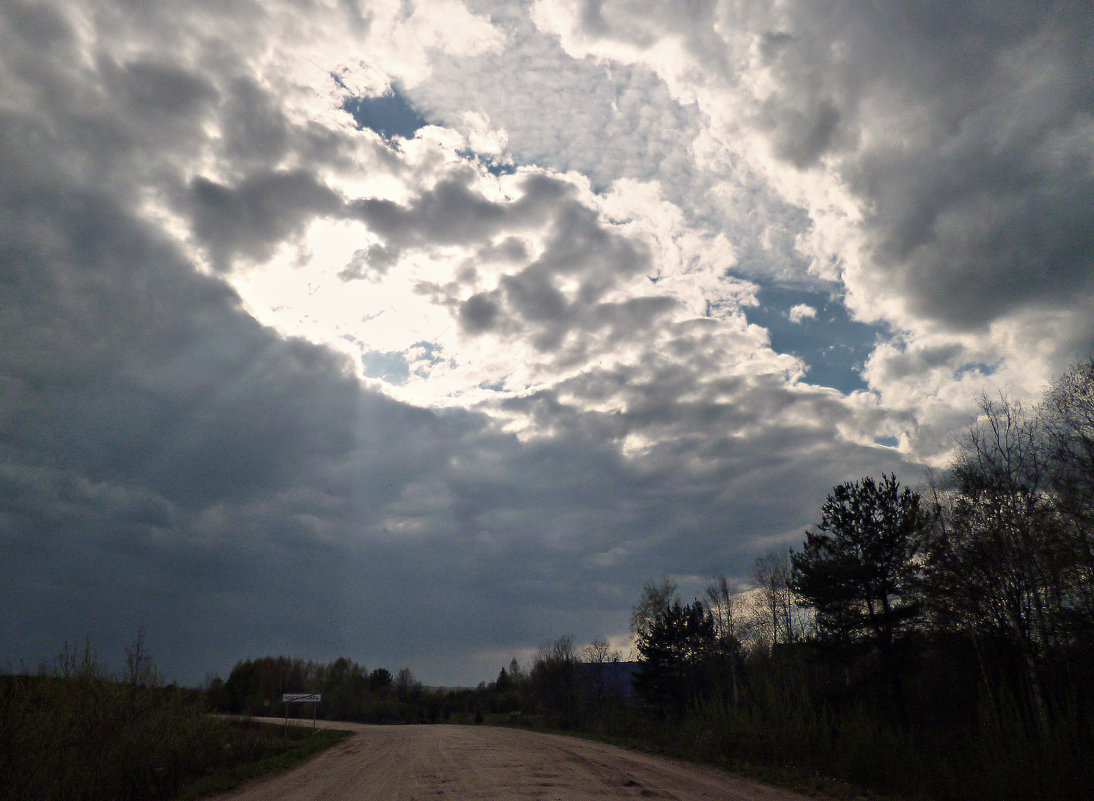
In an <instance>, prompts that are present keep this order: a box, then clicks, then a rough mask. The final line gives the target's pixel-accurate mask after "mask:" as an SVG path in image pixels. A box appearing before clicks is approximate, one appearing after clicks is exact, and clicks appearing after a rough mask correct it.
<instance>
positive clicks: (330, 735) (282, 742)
mask: <svg viewBox="0 0 1094 801" xmlns="http://www.w3.org/2000/svg"><path fill="white" fill-rule="evenodd" d="M225 731H226V732H228V733H229V737H228V738H227V739H226V741H225V743H226V745H229V746H232V747H234V749H235V750H236V751H237V753H239V754H240V755H241V760H240V761H238V762H234V763H232V764H226V765H224V766H222V767H221V768H219V769H218V770H216V771H215V772H213V773H209V774H207V775H205V776H202V777H201V778H199V779H197V780H195V781H193V782H191V783H189V784H187V785H186V787H185V788H184V789H183V791H182V792H181V793H180V794H179V795H178V796H176V798H177V800H178V801H197V799H200V798H206V797H208V796H211V795H217V794H218V793H227V792H231V791H232V790H235V789H237V788H239V787H241V786H242V785H244V784H246V783H248V782H251V781H254V780H256V779H260V778H265V777H267V776H272V775H275V774H277V773H281V772H283V771H286V770H289V769H290V768H293V767H295V766H297V765H299V764H300V763H302V762H305V761H307V760H308V759H310V758H311V757H313V756H316V755H317V754H319V753H321V752H323V751H326V750H327V749H328V748H331V747H332V746H335V745H337V744H338V743H340V742H343V741H344V740H346V739H348V738H350V737H352V736H353V732H352V731H346V730H342V729H311V728H305V727H303V726H289V727H288V728H287V729H284V730H283V728H282V727H281V726H278V725H277V724H273V723H259V722H256V721H248V720H241V721H229V722H228V724H227V727H226V729H225ZM259 754H262V755H261V756H259Z"/></svg>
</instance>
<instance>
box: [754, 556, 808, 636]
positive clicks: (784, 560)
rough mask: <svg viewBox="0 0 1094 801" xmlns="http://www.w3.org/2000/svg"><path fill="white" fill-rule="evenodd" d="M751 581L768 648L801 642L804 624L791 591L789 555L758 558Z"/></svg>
mask: <svg viewBox="0 0 1094 801" xmlns="http://www.w3.org/2000/svg"><path fill="white" fill-rule="evenodd" d="M752 580H753V581H754V582H755V584H756V587H757V589H758V590H759V594H760V603H761V605H762V607H763V610H764V615H763V617H762V618H761V620H762V621H763V623H762V628H763V630H764V631H765V633H766V634H767V637H765V639H769V641H770V643H771V647H772V648H774V647H775V646H776V645H778V644H779V643H780V642H782V643H792V642H795V641H796V640H798V639H800V638H801V637H802V635H803V633H804V622H803V620H802V612H801V610H800V608H799V607H798V605H797V603H796V602H795V599H794V593H793V591H792V590H791V589H790V554H789V553H787V552H785V551H780V552H775V551H771V552H769V553H766V554H764V555H763V556H761V557H759V558H758V559H757V560H756V562H755V563H754V564H753V566H752Z"/></svg>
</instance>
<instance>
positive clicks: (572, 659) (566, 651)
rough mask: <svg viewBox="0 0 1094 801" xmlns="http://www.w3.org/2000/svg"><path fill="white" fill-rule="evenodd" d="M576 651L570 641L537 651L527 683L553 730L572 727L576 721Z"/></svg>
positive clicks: (560, 642) (546, 646) (577, 689)
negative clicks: (559, 727) (560, 727)
mask: <svg viewBox="0 0 1094 801" xmlns="http://www.w3.org/2000/svg"><path fill="white" fill-rule="evenodd" d="M579 661H580V660H579V659H578V655H577V651H576V650H574V641H573V638H572V637H559V638H558V639H557V640H555V641H554V642H552V643H551V644H550V645H545V646H543V647H542V648H540V650H539V653H538V654H537V655H536V658H535V660H534V662H533V663H532V670H531V672H530V676H529V680H530V683H531V688H532V692H533V693H534V695H535V698H536V700H537V702H538V705H539V707H540V709H541V711H542V712H543V713H544V714H545V715H546V716H547V719H548V720H549V721H550V722H551V724H552V725H555V726H573V725H575V724H576V723H577V719H578V702H579V696H578V693H579V682H580V677H579V675H578V663H579Z"/></svg>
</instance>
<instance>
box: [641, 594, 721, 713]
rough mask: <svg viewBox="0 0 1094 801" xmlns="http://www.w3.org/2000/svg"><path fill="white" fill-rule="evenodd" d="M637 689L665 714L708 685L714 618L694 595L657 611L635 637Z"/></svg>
mask: <svg viewBox="0 0 1094 801" xmlns="http://www.w3.org/2000/svg"><path fill="white" fill-rule="evenodd" d="M637 647H638V653H639V662H640V663H641V667H640V668H639V671H638V673H637V674H636V675H635V677H634V687H635V690H636V691H637V692H638V694H639V695H640V696H641V697H642V698H643V699H644V700H645V701H646V702H647V703H649V704H650V705H651V706H653V707H654V708H656V709H658V710H659V711H660V712H661V713H662V714H666V715H672V716H680V715H683V714H684V713H685V712H686V711H687V710H688V709H689V708H690V707H692V706H694V705H695V704H696V703H697V702H699V701H700V700H701V699H702V698H703V696H704V695H705V693H706V690H707V689H708V687H709V685H710V679H711V672H712V668H713V667H714V664H713V662H714V658H715V656H716V655H717V653H718V637H717V633H716V631H715V626H714V619H713V618H712V617H711V614H710V612H708V611H707V610H706V609H705V608H703V604H702V603H701V602H700V601H698V600H696V601H693V602H692V603H690V604H687V605H681V604H680V602H679V601H678V600H677V601H672V602H670V603H669V604H668V605H667V606H665V607H664V608H663V609H661V610H660V611H658V612H656V613H655V614H654V615H653V618H652V619H651V620H650V621H649V623H648V625H647V626H646V627H645V629H644V630H643V631H642V632H641V633H640V634H639V636H638V640H637Z"/></svg>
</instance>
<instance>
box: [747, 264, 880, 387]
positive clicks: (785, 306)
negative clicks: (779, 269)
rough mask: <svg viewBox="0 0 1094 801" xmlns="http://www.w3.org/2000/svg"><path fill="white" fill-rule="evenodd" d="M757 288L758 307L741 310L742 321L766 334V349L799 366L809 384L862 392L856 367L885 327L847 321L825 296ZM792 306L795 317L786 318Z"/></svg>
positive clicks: (832, 298) (797, 289) (772, 286)
mask: <svg viewBox="0 0 1094 801" xmlns="http://www.w3.org/2000/svg"><path fill="white" fill-rule="evenodd" d="M750 280H752V281H753V282H754V283H755V282H756V279H755V278H752V279H750ZM759 283H760V291H759V292H758V293H757V299H758V300H759V305H758V306H744V307H742V310H743V311H744V314H745V318H746V319H747V320H748V322H750V323H752V324H754V325H759V326H763V327H764V328H766V329H767V330H768V332H769V334H770V336H771V347H772V348H774V349H775V350H776V351H778V352H779V353H788V354H790V355H792V356H797V357H798V358H799V359H801V360H802V361H803V362H805V364H806V367H807V370H806V380H807V381H809V383H811V384H815V385H818V386H825V387H832V388H833V389H838V390H839V391H840V392H853V391H855V390H860V389H866V387H867V385H866V382H865V381H864V380H863V379H862V374H861V371H862V368H863V366H864V365H865V363H866V359H867V357H868V356H869V355H870V352H871V351H872V350H873V348H874V344H875V343H876V342H877V340H878V338H879V337H881V336H883V335H885V334H886V333H888V330H889V329H888V328H887V327H885V326H877V325H868V324H866V323H860V322H856V321H855V320H852V319H851V317H850V315H849V314H848V312H847V307H846V306H844V305H843V302H842V301H841V300H840V299H839V298H838V297H836V296H835V295H833V294H831V293H829V292H826V291H823V290H820V291H818V290H810V289H802V288H800V287H790V286H783V285H779V284H763V283H762V282H759ZM795 307H802V308H801V309H800V310H799V313H798V314H797V315H793V314H792V310H793V309H794V308H795ZM804 307H808V310H812V314H810V312H809V311H808V310H806V309H805V308H804Z"/></svg>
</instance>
